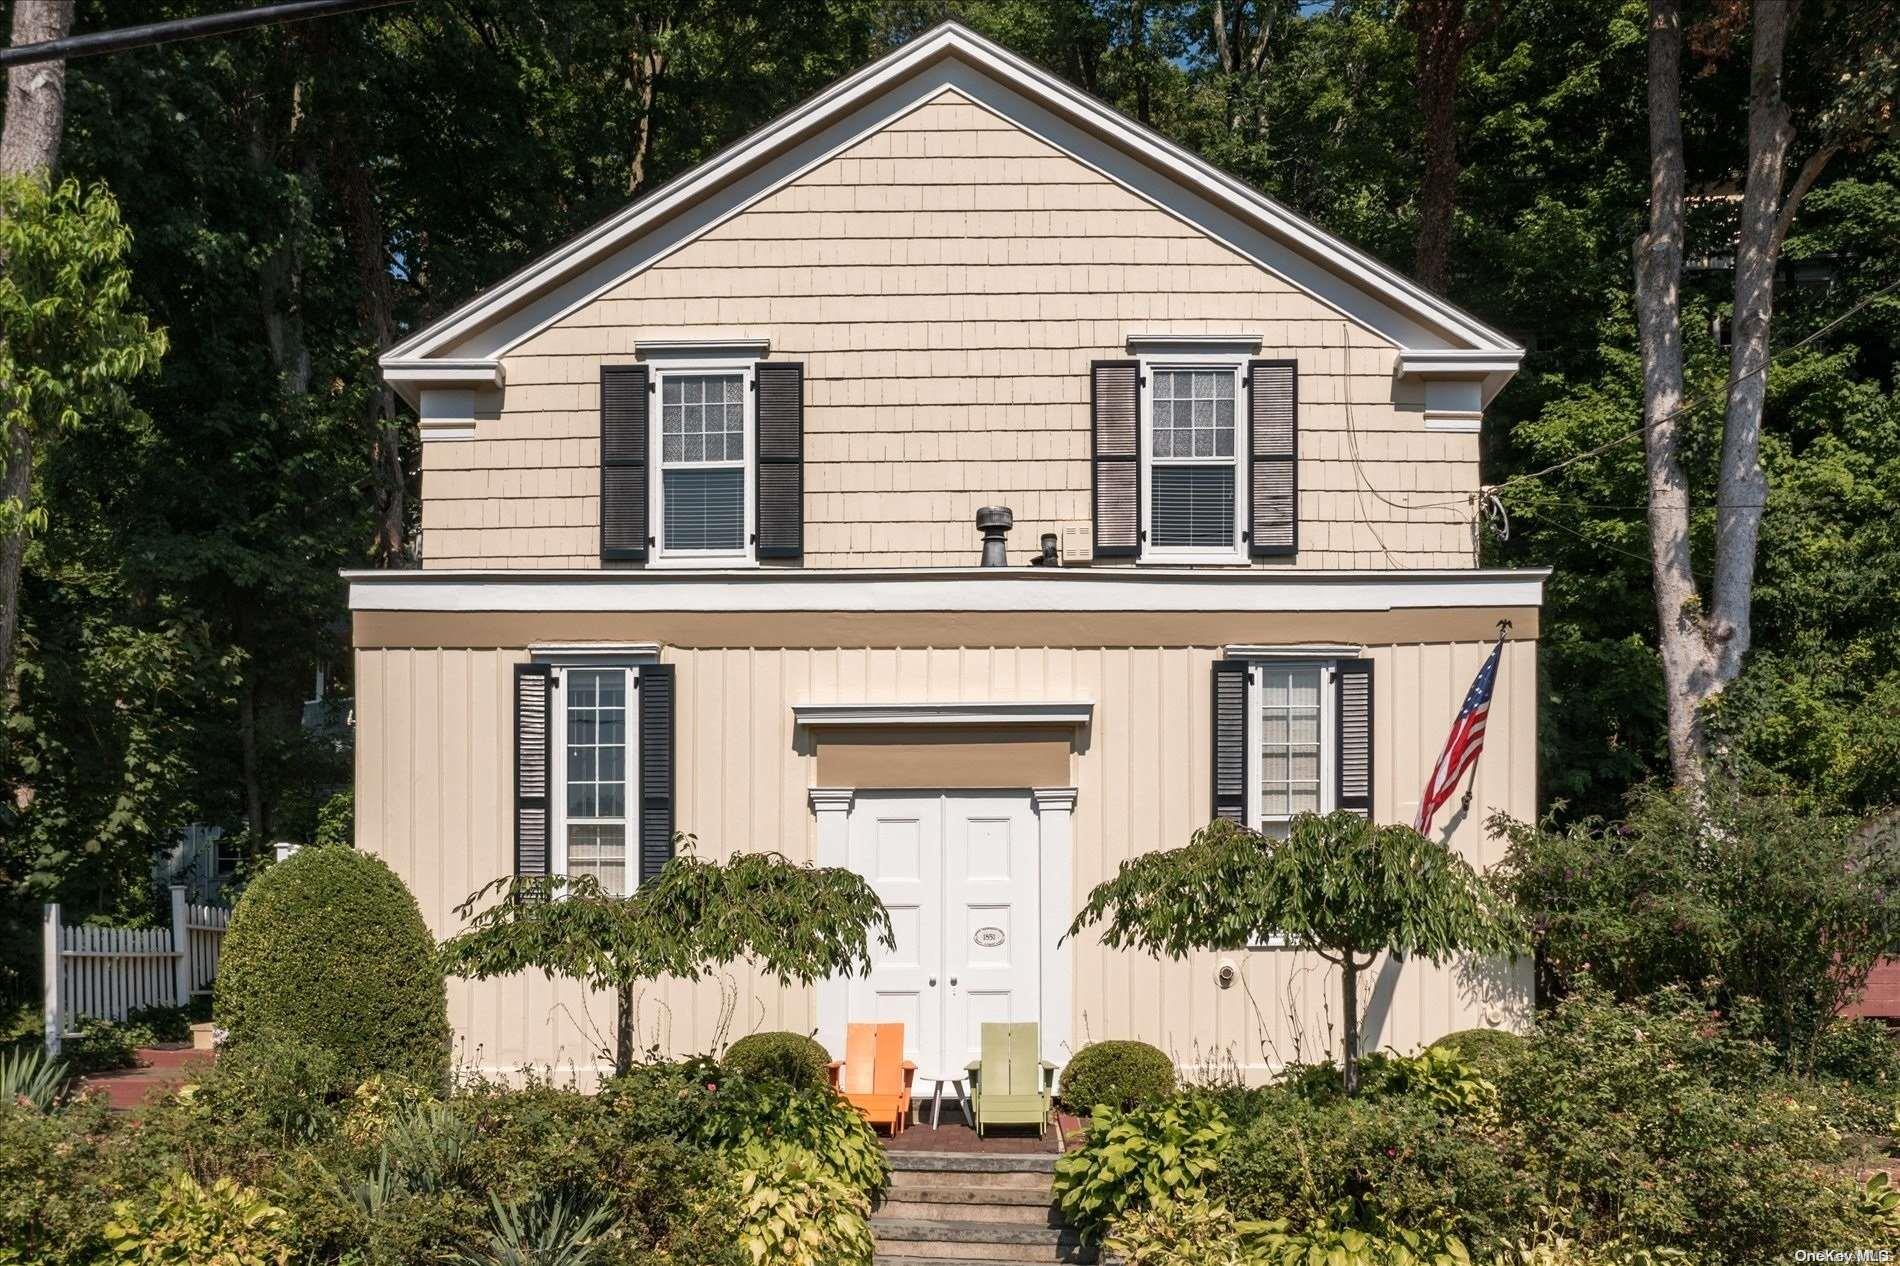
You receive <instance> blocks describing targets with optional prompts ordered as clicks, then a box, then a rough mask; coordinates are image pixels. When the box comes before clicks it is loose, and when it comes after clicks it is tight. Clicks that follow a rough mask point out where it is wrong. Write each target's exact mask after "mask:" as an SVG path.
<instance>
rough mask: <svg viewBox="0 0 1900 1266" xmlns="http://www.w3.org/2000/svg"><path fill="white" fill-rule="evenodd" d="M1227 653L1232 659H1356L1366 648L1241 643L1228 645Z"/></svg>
mask: <svg viewBox="0 0 1900 1266" xmlns="http://www.w3.org/2000/svg"><path fill="white" fill-rule="evenodd" d="M1226 650H1227V654H1228V655H1229V656H1231V657H1233V658H1234V659H1292V660H1305V659H1358V658H1359V657H1360V656H1361V655H1363V654H1365V653H1366V648H1365V647H1364V646H1362V645H1359V644H1358V643H1354V642H1312V643H1304V642H1303V643H1298V644H1293V645H1275V646H1261V645H1251V644H1250V645H1243V646H1229V647H1227V648H1226Z"/></svg>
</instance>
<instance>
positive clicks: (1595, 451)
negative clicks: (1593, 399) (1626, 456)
mask: <svg viewBox="0 0 1900 1266" xmlns="http://www.w3.org/2000/svg"><path fill="white" fill-rule="evenodd" d="M1895 289H1900V277H1896V278H1894V279H1893V280H1892V281H1890V282H1888V283H1887V284H1886V285H1884V286H1882V287H1881V288H1880V289H1878V290H1876V291H1874V292H1873V293H1872V294H1870V295H1867V296H1866V297H1864V298H1863V299H1861V301H1860V302H1859V303H1856V304H1855V305H1854V306H1853V307H1851V308H1849V309H1848V310H1847V311H1845V312H1843V313H1841V314H1840V315H1839V316H1837V317H1835V318H1834V319H1833V320H1832V321H1829V322H1828V323H1827V324H1826V325H1823V326H1821V327H1820V328H1819V329H1817V330H1814V331H1813V332H1812V333H1810V334H1808V335H1807V337H1805V338H1802V339H1800V340H1799V341H1797V342H1794V343H1790V344H1789V345H1788V346H1787V347H1784V348H1781V349H1780V350H1779V351H1775V352H1771V353H1769V355H1767V356H1766V357H1764V358H1763V359H1762V363H1761V364H1760V365H1758V366H1756V367H1755V368H1754V369H1751V370H1749V371H1748V372H1747V373H1744V374H1737V375H1735V376H1734V377H1732V378H1730V379H1728V380H1727V381H1726V382H1725V383H1724V384H1723V386H1722V394H1723V397H1724V398H1727V396H1728V393H1729V392H1731V391H1733V390H1734V389H1735V388H1736V386H1737V385H1738V384H1740V383H1742V382H1744V381H1746V380H1748V379H1750V378H1753V377H1755V376H1757V375H1759V374H1764V373H1767V372H1768V367H1769V366H1770V365H1772V364H1773V363H1774V361H1775V358H1776V357H1778V356H1785V355H1787V354H1788V353H1789V352H1798V351H1800V350H1801V349H1802V348H1804V347H1806V346H1807V345H1808V344H1810V343H1812V342H1814V341H1815V340H1816V339H1819V338H1821V337H1823V336H1825V335H1827V334H1830V333H1832V332H1833V331H1834V330H1836V329H1837V328H1839V327H1840V326H1842V325H1844V324H1846V323H1847V322H1848V321H1849V320H1851V319H1852V318H1853V317H1855V316H1856V315H1858V314H1859V313H1860V312H1861V310H1862V309H1864V308H1866V307H1867V306H1868V305H1869V304H1871V303H1873V302H1874V301H1875V300H1876V299H1879V298H1880V297H1881V296H1883V295H1885V294H1887V293H1889V292H1891V291H1893V290H1895ZM1706 400H1707V397H1706V396H1691V397H1690V398H1689V399H1687V400H1684V401H1683V402H1682V403H1681V404H1679V405H1677V406H1676V407H1675V408H1673V409H1671V410H1670V411H1669V412H1667V413H1665V414H1663V415H1662V416H1661V417H1659V418H1657V419H1656V420H1655V421H1653V422H1644V423H1642V424H1641V425H1640V426H1638V427H1637V428H1636V429H1635V430H1633V431H1627V432H1625V433H1624V434H1622V435H1619V436H1617V437H1616V438H1615V439H1613V440H1605V441H1604V442H1603V443H1601V444H1598V445H1597V446H1596V447H1595V448H1590V449H1585V450H1584V451H1583V452H1581V453H1577V454H1574V455H1573V456H1570V457H1566V458H1564V459H1563V460H1562V461H1560V462H1554V463H1552V464H1551V465H1549V466H1546V467H1544V468H1543V469H1542V470H1532V471H1526V472H1525V473H1524V474H1521V475H1512V476H1511V477H1510V478H1509V479H1506V480H1505V481H1504V482H1503V483H1499V484H1493V485H1492V486H1491V487H1490V488H1489V489H1487V491H1489V492H1502V491H1504V490H1505V489H1506V488H1509V487H1510V486H1511V485H1512V484H1517V483H1522V482H1524V481H1525V480H1527V479H1542V478H1543V477H1544V476H1546V475H1553V474H1556V473H1557V472H1558V471H1560V470H1562V469H1564V468H1565V467H1566V466H1574V465H1576V464H1577V463H1578V462H1581V461H1587V460H1589V459H1590V458H1592V457H1597V456H1600V455H1601V454H1603V453H1606V452H1608V451H1609V450H1610V449H1613V448H1615V447H1616V446H1617V445H1619V444H1627V443H1628V442H1629V441H1631V440H1633V439H1635V438H1636V437H1637V436H1639V435H1646V434H1648V432H1649V431H1650V429H1651V428H1653V427H1658V426H1661V425H1662V424H1663V423H1665V422H1667V421H1669V420H1670V419H1672V418H1675V417H1678V416H1680V415H1682V414H1684V413H1687V412H1689V411H1690V410H1691V409H1695V408H1699V407H1700V406H1701V405H1702V404H1703V403H1704V402H1705V401H1706ZM1736 508H1737V509H1740V508H1742V507H1739V506H1738V507H1736Z"/></svg>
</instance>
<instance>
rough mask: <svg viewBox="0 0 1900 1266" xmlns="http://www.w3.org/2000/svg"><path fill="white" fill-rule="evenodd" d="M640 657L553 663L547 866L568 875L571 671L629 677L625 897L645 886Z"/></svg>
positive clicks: (584, 821) (585, 820)
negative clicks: (642, 869)
mask: <svg viewBox="0 0 1900 1266" xmlns="http://www.w3.org/2000/svg"><path fill="white" fill-rule="evenodd" d="M641 662H642V661H638V660H628V659H621V658H612V659H594V658H591V657H587V656H583V655H576V656H573V657H571V658H568V657H564V658H563V660H562V661H561V662H558V663H555V664H554V665H552V667H551V670H550V672H551V675H552V677H553V681H552V683H551V684H552V685H553V687H554V690H553V697H554V706H553V707H552V708H550V709H549V716H548V723H549V728H550V729H551V730H552V735H551V737H552V738H553V739H554V742H552V743H551V744H550V745H549V746H551V747H552V748H553V751H552V752H550V753H549V755H550V756H551V757H552V760H551V769H550V772H551V773H552V775H553V779H554V785H553V787H552V789H551V790H552V791H553V794H552V795H550V796H549V797H548V800H549V802H550V803H549V806H548V807H549V808H550V809H551V810H552V812H551V813H550V814H549V815H548V817H549V826H550V827H551V829H552V831H553V834H554V838H553V840H552V841H551V842H550V847H549V849H548V869H549V871H550V872H552V873H553V874H556V875H559V876H562V877H563V878H565V877H566V876H567V874H568V864H567V843H568V837H567V828H568V824H569V819H568V814H567V699H568V681H567V678H568V674H569V673H571V672H602V671H608V672H611V671H615V670H618V671H619V672H620V673H622V674H623V675H624V676H625V677H626V680H627V691H626V697H627V709H626V710H627V717H626V749H627V752H626V773H627V798H626V805H625V808H626V812H625V814H624V815H623V816H622V818H621V820H622V821H623V822H624V823H625V825H626V831H627V861H626V867H627V887H626V892H625V893H623V894H622V895H624V896H631V895H632V894H633V892H634V890H635V889H636V888H638V887H639V886H640V743H639V727H640V697H639V691H640V663H641ZM609 821H611V819H606V818H582V819H579V823H580V824H587V823H595V822H609Z"/></svg>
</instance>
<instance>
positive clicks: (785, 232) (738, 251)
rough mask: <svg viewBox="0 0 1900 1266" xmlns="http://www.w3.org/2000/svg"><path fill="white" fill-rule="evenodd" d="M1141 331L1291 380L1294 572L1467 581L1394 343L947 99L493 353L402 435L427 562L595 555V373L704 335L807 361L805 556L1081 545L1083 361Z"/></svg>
mask: <svg viewBox="0 0 1900 1266" xmlns="http://www.w3.org/2000/svg"><path fill="white" fill-rule="evenodd" d="M1154 333H1172V334H1192V333H1202V334H1237V333H1238V334H1247V335H1258V336H1259V337H1260V338H1261V340H1262V343H1261V347H1260V351H1259V353H1258V354H1259V355H1261V356H1264V357H1270V358H1291V359H1293V360H1295V361H1296V362H1297V363H1298V366H1299V371H1300V386H1299V392H1300V405H1301V408H1300V423H1301V431H1300V440H1299V456H1300V467H1299V470H1300V475H1299V478H1300V496H1299V516H1300V542H1299V543H1300V549H1299V553H1298V556H1297V557H1296V558H1295V559H1294V560H1292V561H1293V563H1294V565H1296V566H1300V567H1317V568H1341V567H1447V566H1450V567H1457V566H1466V565H1469V563H1470V561H1471V543H1472V537H1471V531H1470V518H1469V516H1470V510H1469V507H1468V499H1469V497H1470V496H1471V494H1473V493H1474V492H1475V491H1476V489H1477V486H1478V436H1477V435H1476V434H1475V433H1458V432H1447V431H1434V430H1430V429H1427V427H1426V426H1425V424H1424V418H1423V411H1422V409H1423V397H1422V394H1421V393H1422V388H1421V387H1420V386H1419V385H1418V384H1416V383H1408V384H1400V383H1398V381H1397V379H1396V377H1395V374H1394V369H1395V365H1396V361H1397V355H1398V353H1397V350H1396V349H1395V348H1394V347H1393V346H1392V344H1390V343H1389V342H1388V341H1387V340H1385V339H1384V338H1383V337H1382V336H1380V335H1377V334H1375V333H1373V332H1372V331H1370V330H1368V329H1366V328H1365V327H1363V326H1360V325H1358V324H1356V323H1354V322H1352V321H1350V320H1348V319H1346V318H1345V317H1343V316H1341V315H1340V314H1339V313H1338V312H1337V311H1335V310H1334V309H1332V308H1330V307H1328V306H1326V305H1325V304H1323V303H1322V302H1320V301H1319V300H1318V299H1316V298H1314V297H1313V296H1311V295H1309V294H1307V293H1305V292H1304V291H1302V290H1300V289H1297V288H1295V287H1294V286H1292V285H1290V284H1288V283H1287V282H1285V281H1284V280H1282V279H1280V278H1279V277H1278V276H1276V275H1274V274H1272V273H1270V272H1267V271H1266V270H1264V269H1262V268H1260V267H1259V266H1257V265H1256V264H1254V263H1252V262H1251V261H1249V260H1247V259H1246V258H1245V257H1243V256H1241V255H1239V254H1238V253H1236V252H1235V251H1234V250H1232V249H1231V248H1229V247H1228V246H1226V245H1224V244H1223V243H1221V242H1218V241H1216V240H1214V239H1212V238H1210V237H1208V236H1206V235H1205V234H1203V233H1202V232H1201V231H1200V230H1198V229H1196V228H1194V227H1192V226H1190V225H1188V224H1186V223H1185V222H1183V221H1181V220H1179V219H1177V218H1175V217H1173V216H1172V215H1170V214H1168V213H1166V212H1164V211H1162V210H1160V209H1158V208H1157V207H1155V206H1154V205H1152V204H1151V203H1149V202H1147V201H1145V200H1143V199H1141V198H1139V197H1137V196H1136V195H1135V194H1134V193H1132V192H1130V191H1129V190H1127V189H1124V188H1123V187H1121V186H1120V185H1118V184H1115V183H1114V182H1112V181H1110V180H1109V179H1107V178H1106V177H1104V176H1102V175H1101V174H1100V173H1098V172H1096V171H1095V170H1093V169H1092V168H1089V167H1087V166H1085V165H1084V164H1082V163H1080V162H1078V161H1077V160H1075V159H1073V158H1071V157H1069V156H1068V155H1066V154H1064V153H1063V152H1061V151H1059V150H1057V149H1055V148H1054V147H1052V146H1051V145H1049V144H1048V143H1047V142H1045V141H1043V140H1041V139H1040V138H1038V137H1036V136H1034V135H1032V134H1030V133H1028V132H1027V131H1024V130H1023V129H1021V128H1018V127H1017V126H1016V125H1015V124H1014V123H1012V122H1010V121H1007V120H1005V119H1004V118H1002V117H1000V116H999V115H997V114H994V113H992V112H990V111H988V110H986V109H984V108H982V107H980V106H978V105H976V104H975V103H973V102H972V101H970V100H969V99H968V98H966V97H963V96H961V95H959V94H957V93H956V92H955V91H954V90H946V91H945V92H944V93H943V94H941V95H939V96H938V97H936V98H933V99H932V100H931V101H930V102H928V103H925V104H923V105H921V106H920V107H918V108H917V109H915V110H913V111H911V112H910V113H908V114H906V115H903V116H901V117H899V118H897V119H896V120H894V121H893V122H891V123H890V124H889V125H887V126H886V127H884V128H883V129H882V130H880V131H877V132H875V133H873V134H871V135H870V136H867V137H865V138H864V139H863V140H861V141H859V142H858V143H857V144H855V145H854V146H852V147H851V148H849V149H847V150H845V151H843V152H841V153H840V154H839V155H837V156H836V157H834V158H832V159H830V160H829V161H827V162H825V163H823V164H822V165H820V166H818V167H816V168H814V169H813V170H811V171H809V172H807V173H806V174H804V175H803V176H801V177H800V178H798V179H797V180H795V181H793V182H791V183H789V184H788V185H786V186H784V187H782V188H780V189H779V190H777V191H776V192H773V193H771V194H769V195H767V196H765V197H764V198H762V199H760V200H759V201H758V202H756V203H755V204H753V205H752V206H751V207H749V208H747V209H746V210H744V211H742V212H740V213H738V214H737V215H735V216H734V217H732V218H731V219H730V220H727V221H726V222H724V223H722V224H720V225H718V226H717V227H715V228H713V229H712V230H711V231H709V232H707V233H706V234H705V235H703V236H702V237H700V238H698V239H697V240H695V241H693V242H691V243H689V244H687V245H686V246H684V247H682V248H680V249H678V250H676V251H674V252H672V253H671V254H669V255H666V256H664V257H663V258H661V259H660V260H659V261H658V262H656V263H654V264H653V265H651V266H650V267H648V268H646V269H645V270H643V271H641V272H639V273H638V274H636V275H634V276H632V277H629V278H627V279H626V280H625V281H623V282H622V283H620V284H619V285H617V286H615V287H614V288H613V289H611V290H609V291H607V292H606V293H605V294H603V295H601V296H600V297H598V298H596V299H594V300H593V301H591V302H589V303H588V304H586V305H585V306H583V307H581V308H579V309H578V310H576V311H574V312H572V313H571V314H569V315H567V316H566V317H564V318H562V319H561V320H559V321H558V322H556V323H555V324H553V325H551V326H550V327H548V328H547V329H545V330H543V331H541V332H540V333H538V334H536V335H534V336H533V337H531V338H529V339H527V340H526V341H524V342H523V343H522V344H520V345H519V346H518V347H516V348H515V349H514V350H513V351H511V352H510V353H508V354H507V355H506V356H505V357H504V358H503V362H502V363H503V370H504V374H505V380H506V387H505V390H504V391H503V392H502V397H501V405H500V410H499V414H498V415H497V416H485V417H481V418H480V419H479V420H478V422H477V425H476V436H475V438H474V439H468V440H449V439H441V440H432V441H431V442H429V443H428V444H425V445H424V446H423V455H422V461H423V473H422V491H423V503H422V528H423V534H424V535H423V544H424V554H425V565H426V566H429V567H455V568H470V567H596V566H599V563H600V553H599V520H600V506H599V474H598V462H599V419H598V408H599V390H600V387H599V383H600V367H601V365H602V364H603V363H609V364H616V363H617V364H625V363H629V362H631V361H632V360H633V357H634V344H635V342H636V340H644V339H694V338H699V339H706V338H714V337H722V338H733V337H750V338H766V339H769V340H770V342H771V353H770V354H771V357H772V359H775V360H792V361H800V362H802V363H803V364H804V365H805V372H806V397H805V400H806V411H805V427H806V438H805V444H806V468H805V495H804V504H805V520H806V532H805V554H804V563H805V565H807V566H812V567H833V566H937V565H948V564H955V565H963V564H969V563H971V562H974V561H975V558H976V554H977V545H978V540H977V535H976V532H975V529H974V528H973V527H972V525H971V523H972V518H973V516H974V515H975V512H976V510H977V508H978V507H979V506H983V505H993V504H1006V505H1009V506H1010V507H1011V508H1012V509H1013V510H1014V511H1015V516H1016V528H1015V531H1014V532H1013V533H1012V534H1011V537H1010V561H1011V562H1012V563H1020V562H1024V561H1027V559H1028V558H1029V557H1030V555H1031V554H1033V553H1034V552H1035V551H1036V549H1037V538H1038V536H1039V535H1040V534H1041V533H1043V532H1057V533H1058V534H1060V533H1061V531H1062V530H1063V529H1064V528H1069V527H1074V528H1079V529H1083V530H1085V531H1086V529H1087V528H1088V527H1089V522H1090V520H1089V513H1090V511H1089V461H1088V458H1089V417H1088V400H1089V364H1090V362H1091V361H1092V360H1094V359H1097V358H1101V357H1118V356H1125V355H1127V354H1128V353H1127V350H1126V341H1127V339H1128V337H1129V336H1130V335H1133V334H1154ZM1355 466H1356V467H1357V469H1355ZM1375 489H1376V490H1377V491H1376V493H1375V492H1374V491H1373V490H1375ZM1414 507H1416V508H1414ZM1281 565H1283V564H1281Z"/></svg>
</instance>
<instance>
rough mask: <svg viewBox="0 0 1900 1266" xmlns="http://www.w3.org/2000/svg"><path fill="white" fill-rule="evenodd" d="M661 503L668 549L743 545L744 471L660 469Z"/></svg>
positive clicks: (735, 546)
mask: <svg viewBox="0 0 1900 1266" xmlns="http://www.w3.org/2000/svg"><path fill="white" fill-rule="evenodd" d="M661 478H662V479H663V480H664V481H665V486H664V488H663V489H662V495H661V499H660V500H661V505H662V507H663V516H664V519H665V529H664V530H665V532H666V548H667V549H669V550H737V549H742V548H744V546H745V471H743V470H739V469H735V468H731V467H725V468H717V469H711V470H693V469H690V468H685V469H672V470H667V471H664V472H663V473H662V475H661Z"/></svg>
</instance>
